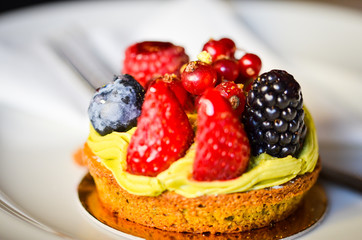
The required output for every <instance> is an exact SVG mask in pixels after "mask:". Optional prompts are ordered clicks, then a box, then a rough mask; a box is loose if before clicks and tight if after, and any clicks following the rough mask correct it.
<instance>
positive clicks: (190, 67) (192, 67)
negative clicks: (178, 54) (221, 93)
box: [181, 61, 217, 95]
mask: <svg viewBox="0 0 362 240" xmlns="http://www.w3.org/2000/svg"><path fill="white" fill-rule="evenodd" d="M181 81H182V85H183V86H184V88H185V89H186V90H187V91H188V92H190V93H192V94H195V95H200V94H202V93H203V92H204V91H205V90H206V89H208V88H212V87H214V86H215V85H216V81H217V73H216V70H215V69H214V68H213V67H212V66H211V65H209V64H207V63H204V62H201V61H191V62H189V63H188V64H187V65H186V67H185V69H184V71H183V72H182V73H181Z"/></svg>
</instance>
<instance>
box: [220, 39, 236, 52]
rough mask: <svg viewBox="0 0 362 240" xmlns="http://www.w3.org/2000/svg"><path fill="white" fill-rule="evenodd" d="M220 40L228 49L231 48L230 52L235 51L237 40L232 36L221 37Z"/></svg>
mask: <svg viewBox="0 0 362 240" xmlns="http://www.w3.org/2000/svg"><path fill="white" fill-rule="evenodd" d="M219 42H221V43H222V44H224V45H225V46H226V47H227V49H229V51H230V53H232V54H234V53H235V51H236V45H235V42H234V41H233V40H231V39H230V38H221V39H220V40H219Z"/></svg>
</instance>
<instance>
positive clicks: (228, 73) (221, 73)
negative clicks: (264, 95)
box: [213, 58, 239, 82]
mask: <svg viewBox="0 0 362 240" xmlns="http://www.w3.org/2000/svg"><path fill="white" fill-rule="evenodd" d="M213 66H214V68H215V70H216V72H217V76H218V82H223V81H232V82H233V81H235V80H236V78H237V77H238V75H239V64H238V62H237V61H236V60H232V59H229V58H221V59H218V60H216V61H215V62H214V63H213Z"/></svg>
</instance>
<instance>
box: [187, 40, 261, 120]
mask: <svg viewBox="0 0 362 240" xmlns="http://www.w3.org/2000/svg"><path fill="white" fill-rule="evenodd" d="M202 50H203V53H205V54H206V55H207V56H208V57H206V59H201V60H197V61H191V62H189V63H187V64H186V65H185V66H184V68H183V70H182V73H181V81H182V84H183V86H184V88H185V89H186V90H187V91H188V92H190V93H191V94H193V95H196V96H200V95H201V94H202V93H203V92H204V91H205V90H206V89H208V88H213V87H216V89H218V90H219V91H220V92H221V94H222V95H223V96H224V97H226V98H227V99H229V101H230V103H231V105H232V107H233V109H234V110H235V112H236V113H237V115H238V116H241V114H242V112H243V110H244V106H245V94H244V92H247V90H248V88H249V86H250V83H251V82H252V80H253V79H254V78H256V77H257V76H258V74H259V72H260V69H261V65H262V63H261V60H260V58H259V57H258V56H257V55H255V54H252V53H245V54H244V55H243V56H242V57H241V58H240V59H237V58H236V57H235V52H236V50H237V48H236V45H235V43H234V41H233V40H231V39H229V38H221V39H220V40H214V39H210V40H209V41H208V42H207V43H205V45H204V46H203V49H202ZM196 105H198V101H197V97H196Z"/></svg>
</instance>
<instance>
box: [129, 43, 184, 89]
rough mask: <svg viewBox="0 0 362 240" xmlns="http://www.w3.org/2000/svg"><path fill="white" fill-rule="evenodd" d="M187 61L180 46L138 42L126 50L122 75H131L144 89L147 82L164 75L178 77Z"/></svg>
mask: <svg viewBox="0 0 362 240" xmlns="http://www.w3.org/2000/svg"><path fill="white" fill-rule="evenodd" d="M188 61H189V57H188V56H187V54H186V53H185V49H184V48H183V47H181V46H176V45H174V44H172V43H170V42H157V41H145V42H139V43H135V44H133V45H131V46H129V47H128V48H127V49H126V51H125V58H124V62H123V70H122V73H124V74H125V73H127V74H130V75H132V76H133V77H134V78H135V79H136V80H137V81H138V82H139V83H140V84H141V85H142V86H143V87H145V86H146V85H147V82H148V81H150V80H153V79H155V78H157V77H160V76H163V75H164V74H166V73H175V74H176V75H179V74H180V73H179V70H180V68H181V67H182V65H184V64H185V63H187V62H188Z"/></svg>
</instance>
